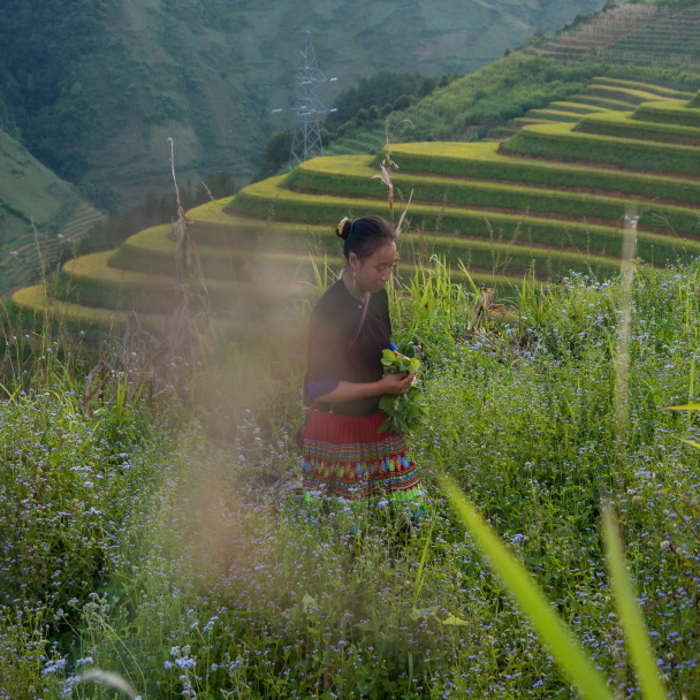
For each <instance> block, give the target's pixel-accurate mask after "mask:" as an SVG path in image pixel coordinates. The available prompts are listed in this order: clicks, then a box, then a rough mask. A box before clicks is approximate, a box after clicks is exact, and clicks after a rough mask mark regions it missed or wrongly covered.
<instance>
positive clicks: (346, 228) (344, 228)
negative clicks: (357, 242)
mask: <svg viewBox="0 0 700 700" xmlns="http://www.w3.org/2000/svg"><path fill="white" fill-rule="evenodd" d="M351 227H352V221H351V220H350V219H348V217H347V216H345V217H343V218H342V219H341V220H340V221H339V222H338V225H337V226H336V227H335V235H336V236H338V237H339V238H342V239H343V240H345V239H346V238H347V237H348V235H349V234H350V228H351Z"/></svg>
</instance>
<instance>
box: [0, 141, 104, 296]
mask: <svg viewBox="0 0 700 700" xmlns="http://www.w3.org/2000/svg"><path fill="white" fill-rule="evenodd" d="M0 183H1V184H0V232H1V233H2V235H0V280H1V282H0V291H1V292H4V291H7V290H8V289H9V288H11V287H13V286H15V287H16V286H21V285H22V284H27V282H29V281H31V280H32V276H33V272H34V270H35V269H36V268H38V267H39V259H40V257H41V256H42V255H47V254H48V255H49V256H50V257H51V256H53V255H54V254H55V253H56V252H57V251H58V250H59V249H60V248H61V247H62V246H70V245H72V244H74V243H76V242H77V241H78V240H79V239H80V237H81V236H82V235H83V234H85V233H86V232H87V230H88V229H89V227H90V226H91V225H93V224H95V223H96V222H97V221H98V220H99V219H101V218H102V216H103V215H102V214H101V213H100V212H99V211H97V210H96V209H95V208H94V207H92V206H90V205H89V204H88V203H87V202H86V201H85V199H84V198H83V197H81V196H80V194H79V193H78V191H77V190H76V188H75V187H73V186H72V185H70V184H69V183H68V182H66V181H65V180H61V179H60V178H58V177H57V176H56V175H55V174H54V173H53V172H51V171H50V170H49V169H48V168H47V167H45V166H44V165H42V164H41V163H40V162H39V161H38V160H37V159H36V158H34V157H33V156H32V155H31V154H30V153H29V152H28V151H27V150H26V149H25V148H24V147H23V146H22V145H21V144H20V143H19V142H18V141H17V140H16V139H14V138H13V137H12V136H10V135H9V134H8V133H7V132H5V131H3V130H2V129H0Z"/></svg>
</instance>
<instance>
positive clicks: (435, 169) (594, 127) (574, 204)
mask: <svg viewBox="0 0 700 700" xmlns="http://www.w3.org/2000/svg"><path fill="white" fill-rule="evenodd" d="M606 91H607V92H606ZM603 93H605V94H607V95H609V96H608V97H601V94H603ZM694 97H695V95H694V93H682V92H681V93H679V92H678V91H673V90H671V89H669V88H662V87H658V86H652V85H646V84H641V83H630V82H629V81H611V80H606V79H599V80H595V81H593V82H592V83H591V85H590V86H589V89H588V90H587V91H586V93H585V94H582V95H580V96H578V98H577V96H574V99H570V100H567V101H566V103H564V102H562V103H558V104H553V105H551V106H550V109H548V110H540V116H541V117H542V119H541V120H540V123H538V124H533V125H526V126H522V127H521V128H520V129H519V130H518V131H517V133H516V134H515V135H514V136H512V137H511V138H509V139H507V140H505V141H503V142H501V143H499V142H495V141H485V142H477V143H437V142H432V143H404V144H394V145H393V146H392V158H393V160H394V161H396V162H397V163H398V164H399V166H400V169H399V170H398V171H396V172H395V173H394V174H393V184H394V188H395V197H396V208H397V216H398V213H400V211H401V210H402V203H404V202H406V201H407V200H408V197H409V194H410V193H411V192H413V200H412V203H411V206H410V209H409V215H408V227H407V230H406V232H405V233H404V234H403V235H402V237H401V245H400V255H401V263H400V266H399V274H400V275H401V276H403V278H404V279H406V278H407V277H408V276H409V275H410V274H411V272H412V270H413V269H414V266H415V265H416V264H418V263H419V262H420V263H426V262H428V263H429V262H430V260H431V259H432V258H433V256H440V257H441V258H443V259H444V260H446V261H447V263H448V264H449V265H450V266H451V267H452V269H453V270H454V275H455V278H457V279H460V278H461V279H466V278H467V276H469V277H470V278H471V279H472V280H474V281H475V282H476V283H483V284H487V285H490V286H494V285H495V286H496V287H497V288H498V289H499V290H500V291H501V292H502V293H503V294H505V295H507V294H508V293H512V289H513V286H514V285H517V284H518V283H519V282H520V281H522V279H523V277H524V276H525V275H529V274H533V273H534V274H535V276H536V277H537V278H538V279H540V280H542V282H547V283H552V282H556V281H557V279H560V278H561V277H563V276H566V275H568V274H570V273H571V271H576V272H580V273H582V274H587V275H590V276H591V277H597V278H599V279H603V278H608V277H610V276H611V275H614V274H615V273H616V271H617V270H618V268H619V256H620V253H621V250H622V239H623V233H624V229H625V226H626V225H627V226H628V225H629V224H626V216H628V217H632V216H637V217H638V224H637V229H638V254H639V257H640V258H641V260H643V261H644V262H646V263H649V264H654V265H663V264H666V263H667V262H668V261H674V262H675V261H676V260H677V259H687V258H689V257H694V256H696V255H698V254H700V220H699V218H698V214H697V210H698V206H700V109H697V108H695V107H691V106H690V104H691V101H692V100H693V98H694ZM641 98H643V99H641ZM586 100H588V101H586ZM597 100H608V101H609V102H610V103H611V104H613V103H614V104H615V106H614V107H611V108H602V109H601V107H600V105H599V104H597V103H596V101H597ZM619 105H625V106H626V107H627V111H621V110H620V109H618V106H619ZM561 112H568V113H569V114H571V115H575V119H571V120H570V121H560V120H558V119H556V118H555V117H556V113H561ZM553 114H554V115H555V117H552V115H553ZM381 159H382V154H381V153H375V155H372V154H367V155H336V156H326V157H323V158H317V159H314V160H311V161H308V162H306V163H303V164H302V165H300V166H299V167H297V168H296V169H295V170H294V171H293V172H291V173H289V174H287V175H283V176H279V177H275V178H270V179H268V180H265V181H263V182H259V183H255V184H253V185H250V186H249V187H247V188H245V189H244V190H243V191H241V192H240V193H239V194H238V195H237V196H236V197H234V198H229V199H226V200H220V201H217V202H212V203H209V204H207V205H205V206H202V207H199V208H197V209H195V210H193V211H192V212H190V216H191V218H192V219H193V223H192V225H191V232H192V237H193V239H194V240H195V241H196V242H197V243H198V247H199V254H200V258H201V263H202V267H203V269H204V274H205V278H206V285H207V289H206V293H207V297H208V303H209V305H210V308H211V309H212V311H213V312H214V315H215V316H216V317H217V318H218V319H220V320H221V322H222V323H224V324H228V326H229V327H232V328H237V329H239V330H240V329H242V328H246V327H253V328H254V327H255V326H256V324H257V323H260V322H261V319H267V320H268V321H267V322H274V323H283V322H293V319H294V318H295V313H294V312H295V310H297V309H298V308H299V303H303V300H304V299H305V298H306V297H308V296H309V295H313V294H314V293H315V275H316V274H317V273H319V271H323V270H324V269H326V266H329V267H330V268H331V269H339V268H340V266H341V263H342V258H341V248H340V241H339V239H337V238H336V237H335V235H334V231H333V228H334V226H335V224H336V223H337V221H338V220H339V219H340V218H341V217H343V216H358V215H362V214H370V213H375V214H380V215H383V216H386V217H388V205H387V201H386V196H385V195H386V190H385V187H384V185H383V184H382V183H381V182H380V180H378V179H377V178H376V175H377V174H378V172H379V167H378V166H379V162H380V161H381ZM169 234H170V227H169V226H159V227H154V228H152V229H147V230H145V231H142V232H141V233H139V234H137V235H136V236H132V237H131V238H130V239H129V240H128V241H126V243H125V244H124V245H122V247H121V248H120V249H119V250H117V251H113V252H111V253H108V254H98V255H93V256H86V257H84V258H79V259H77V260H75V261H72V262H71V263H70V264H68V265H66V266H65V268H64V269H63V270H62V272H61V275H60V277H59V279H58V282H57V284H56V286H55V289H54V291H53V295H54V297H55V299H56V300H57V303H59V304H60V306H58V307H56V308H60V310H61V312H62V313H67V314H69V315H70V314H77V311H76V309H77V308H78V307H79V309H80V315H79V316H80V317H81V318H83V317H89V316H90V310H92V311H93V313H94V317H95V319H96V320H98V319H99V320H100V322H104V321H105V319H109V322H110V323H120V322H123V319H124V318H125V313H126V312H127V311H129V310H131V309H136V310H138V311H139V313H142V314H145V315H146V316H147V317H148V318H149V319H151V320H153V319H158V318H161V319H162V318H164V315H165V314H166V313H167V311H168V307H169V304H170V303H171V297H172V287H173V284H174V281H173V267H174V265H173V255H174V250H175V244H174V242H173V241H172V240H171V238H170V236H169ZM193 288H194V289H195V290H196V291H198V292H200V293H204V291H205V290H203V289H198V288H197V284H196V283H193ZM509 290H510V292H509ZM45 299H46V297H45V296H43V295H41V294H39V293H38V292H37V291H36V289H29V290H24V291H22V292H20V293H18V294H16V295H15V301H16V303H17V304H18V305H20V306H22V307H24V308H27V309H37V308H39V307H40V306H41V305H42V304H45V303H46V302H45ZM42 300H44V301H42ZM40 302H41V303H40ZM75 317H76V318H77V317H78V315H76V316H75ZM270 319H272V320H271V321H270Z"/></svg>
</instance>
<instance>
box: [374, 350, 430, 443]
mask: <svg viewBox="0 0 700 700" xmlns="http://www.w3.org/2000/svg"><path fill="white" fill-rule="evenodd" d="M382 365H383V366H384V372H385V373H386V374H403V373H404V372H413V373H414V374H417V373H418V372H419V370H420V360H419V359H418V358H417V357H411V358H408V357H405V356H402V355H399V354H397V353H395V352H394V351H393V350H386V349H385V350H384V351H383V353H382ZM379 408H380V410H382V411H384V412H385V413H386V414H387V416H388V418H387V420H385V421H384V422H383V423H382V424H381V425H380V426H379V428H378V431H379V432H380V433H383V432H384V431H386V430H388V431H389V432H392V433H398V434H399V435H406V434H408V433H410V432H411V430H413V429H414V428H415V426H416V425H417V424H418V423H419V422H420V419H421V416H422V415H423V413H424V412H425V407H424V404H423V400H422V391H421V389H420V386H419V385H418V384H417V383H415V384H414V385H412V386H411V388H410V389H409V390H408V392H407V393H406V394H400V395H390V394H386V395H385V396H382V397H381V399H379Z"/></svg>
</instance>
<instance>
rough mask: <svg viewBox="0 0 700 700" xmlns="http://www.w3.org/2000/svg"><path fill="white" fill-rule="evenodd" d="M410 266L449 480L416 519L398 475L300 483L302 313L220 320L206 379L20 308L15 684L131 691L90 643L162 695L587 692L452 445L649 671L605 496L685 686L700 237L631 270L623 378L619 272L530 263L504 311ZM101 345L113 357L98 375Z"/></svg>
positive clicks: (438, 273)
mask: <svg viewBox="0 0 700 700" xmlns="http://www.w3.org/2000/svg"><path fill="white" fill-rule="evenodd" d="M319 273H320V276H319V280H320V279H321V278H322V276H323V274H321V273H323V270H321V269H319ZM400 275H401V277H400V279H399V280H397V281H396V283H395V285H394V287H393V291H392V297H393V301H394V305H393V308H394V325H395V336H396V338H395V339H396V341H397V343H398V345H399V347H400V348H402V349H403V350H404V351H405V352H406V353H407V354H409V355H411V356H414V357H417V358H419V359H420V360H421V365H422V371H421V376H422V379H421V381H422V390H423V396H424V400H425V402H426V404H427V408H428V410H427V413H426V416H425V418H424V420H423V422H422V423H421V424H420V425H419V426H418V427H417V428H416V429H415V430H414V431H413V433H412V434H411V444H412V447H413V450H414V452H415V457H416V459H417V461H418V463H419V464H420V465H421V469H422V474H423V478H424V481H425V484H426V488H427V492H428V499H427V513H426V515H424V517H422V518H418V519H415V517H412V513H411V512H410V511H404V510H403V509H402V508H399V507H392V506H391V505H390V504H386V503H384V502H378V503H372V504H367V505H366V506H365V507H360V508H353V507H350V506H349V505H348V504H343V503H338V502H331V503H327V504H325V506H324V507H322V508H316V507H307V506H304V505H303V503H302V500H301V498H300V493H299V488H298V484H299V472H298V464H297V462H298V460H297V455H296V452H295V449H294V447H293V442H292V440H291V435H292V433H293V430H294V428H295V427H296V425H297V424H298V422H299V420H300V413H299V411H298V401H299V399H298V396H299V391H300V382H301V368H302V365H303V324H299V323H296V324H293V325H290V326H287V327H285V330H284V335H279V334H278V335H277V336H273V337H268V338H258V339H257V340H256V341H250V340H249V341H242V340H238V341H235V340H234V341H230V340H225V339H224V336H218V337H214V338H211V339H210V343H209V344H208V346H207V347H208V348H209V349H208V350H207V352H206V354H202V355H201V356H200V357H199V359H198V360H197V362H195V364H194V365H193V366H192V367H191V369H190V371H189V372H188V373H187V375H186V376H187V379H186V381H185V382H183V383H182V384H178V383H177V382H176V381H174V380H173V381H172V382H171V383H170V384H168V383H167V382H165V383H161V384H159V385H158V388H157V390H154V385H153V384H149V383H148V382H146V381H144V378H143V377H144V375H142V374H140V373H139V371H138V370H139V368H143V367H145V366H146V365H147V350H146V349H145V348H142V349H134V354H135V355H137V356H138V361H137V360H134V361H133V362H132V363H131V364H129V363H126V364H124V353H123V349H122V348H121V347H120V344H121V339H120V337H119V336H115V337H114V338H113V341H112V342H111V343H103V344H102V345H100V346H98V347H95V346H91V347H88V346H87V345H86V344H85V341H84V340H81V338H83V336H82V335H81V334H80V331H79V330H78V327H70V328H69V327H64V328H61V327H58V328H57V327H55V326H53V325H51V324H49V323H48V318H47V323H46V325H44V328H43V330H39V331H37V330H36V328H35V329H34V330H32V329H30V327H28V326H24V325H23V324H22V321H21V319H20V318H18V317H17V316H16V315H14V314H11V313H10V312H9V309H6V311H5V317H4V324H3V328H4V330H3V335H2V340H1V345H0V350H1V352H2V381H1V382H0V391H2V393H3V398H2V411H1V413H0V415H1V416H2V420H1V424H0V451H1V452H2V460H1V461H2V464H3V465H5V466H4V467H3V468H2V471H0V526H1V528H2V531H3V541H2V550H1V551H0V567H1V568H2V576H1V577H0V581H2V584H1V587H0V679H2V680H0V697H2V698H7V699H8V700H9V699H10V698H12V700H24V698H27V699H29V698H34V697H42V698H45V700H52V699H54V698H55V699H58V698H65V697H71V698H84V699H87V698H90V699H93V698H94V699H98V698H100V699H102V698H108V697H113V693H114V691H113V690H110V689H109V688H108V687H106V686H105V685H104V684H102V683H97V682H94V681H91V680H89V672H90V671H91V670H94V669H101V670H102V671H105V672H113V673H117V674H119V676H120V677H121V678H122V679H124V681H126V682H127V683H128V684H129V686H130V687H131V688H132V689H133V690H134V694H136V693H138V694H139V695H140V696H141V697H142V698H144V699H146V698H154V699H155V698H159V699H160V698H170V697H172V698H175V697H186V698H195V697H199V698H220V697H244V698H263V697H271V696H274V697H279V698H304V697H318V698H333V697H341V696H342V697H349V698H352V697H358V698H359V697H366V698H386V697H404V698H450V697H490V698H504V699H505V698H515V697H529V698H551V697H576V692H575V690H574V689H573V688H572V685H571V683H570V681H569V680H568V679H567V677H566V676H565V675H564V674H562V672H561V671H560V670H559V668H558V666H557V665H556V663H555V661H554V658H553V656H552V655H551V654H550V653H549V652H548V651H547V650H546V649H544V648H543V646H542V645H541V643H540V642H539V640H538V638H537V636H536V633H535V631H534V629H533V627H532V626H531V624H530V623H529V622H527V621H526V620H525V619H524V618H523V617H522V615H521V614H520V612H519V611H518V609H517V606H516V605H515V604H514V603H513V601H512V599H511V598H510V595H509V594H508V593H507V591H506V589H505V588H504V585H503V583H502V582H501V581H500V580H499V579H498V578H497V577H496V576H495V575H494V574H493V573H492V571H491V569H490V568H489V561H488V558H486V557H484V556H483V555H482V554H481V553H480V550H479V549H478V548H477V547H475V545H474V543H473V541H472V540H471V538H470V537H469V536H467V535H465V532H464V530H463V527H462V524H461V522H460V520H459V518H457V517H456V516H455V515H454V513H453V512H452V511H451V509H450V508H449V506H448V503H447V501H446V499H445V497H444V496H443V494H442V491H441V489H440V488H439V487H438V483H437V480H436V478H437V475H438V474H440V473H446V474H448V475H450V476H451V477H452V478H453V479H454V480H455V481H456V482H457V484H458V485H459V486H460V487H461V488H462V489H463V490H464V492H465V493H466V494H468V496H469V497H470V498H471V500H472V501H473V502H475V503H478V506H479V511H480V512H481V513H482V515H483V516H484V517H485V518H486V519H487V520H488V522H489V523H490V524H491V526H492V527H493V528H494V529H495V531H496V532H497V533H499V535H500V537H501V538H502V539H503V541H504V542H505V543H506V544H507V545H508V547H509V548H510V549H511V551H512V552H513V553H514V554H515V555H516V556H517V558H518V559H519V560H520V561H521V562H522V563H523V564H524V565H525V566H526V567H527V569H528V570H529V571H530V572H531V573H532V575H533V576H534V578H535V580H536V581H537V583H538V584H539V585H540V587H541V588H542V590H543V591H544V593H545V594H546V596H547V597H548V598H549V600H550V601H551V603H552V604H553V605H554V606H555V608H556V610H557V611H558V612H559V614H560V615H561V616H562V618H563V619H564V620H565V621H566V622H567V623H568V624H569V626H570V627H571V628H572V630H573V631H574V633H575V634H576V636H577V638H578V640H579V642H580V644H581V645H582V648H583V649H584V651H585V652H586V653H587V654H588V655H589V656H590V657H591V658H592V659H593V662H594V664H595V665H596V666H598V667H599V668H600V669H601V670H602V673H603V674H604V675H605V677H606V678H607V679H608V683H609V688H610V692H611V695H613V696H616V697H623V698H636V697H639V696H640V686H639V680H638V679H637V678H636V677H635V675H634V673H633V672H632V668H631V663H630V657H629V655H628V652H627V651H626V648H625V645H624V641H623V635H622V633H621V629H620V620H619V617H618V613H617V611H616V608H615V605H614V602H613V597H612V592H611V585H610V581H609V579H608V575H607V571H606V567H605V556H604V553H603V545H602V542H601V498H602V497H605V499H606V500H608V501H609V502H610V503H611V504H612V506H613V508H614V510H615V512H616V513H617V517H618V519H619V522H620V526H621V532H622V536H623V541H624V546H625V550H626V553H627V557H628V561H629V564H630V568H631V572H632V574H633V577H634V580H635V583H636V587H637V591H638V597H639V600H640V602H641V605H642V607H643V610H644V613H645V618H646V623H647V625H648V627H649V629H650V633H651V638H652V640H653V647H654V653H655V654H656V656H657V659H658V664H659V669H660V671H661V674H662V677H663V681H664V683H665V685H666V687H667V689H668V692H669V696H670V697H675V698H681V697H682V695H685V696H686V697H693V696H694V695H695V694H697V692H698V689H699V688H700V669H699V668H698V666H697V657H698V651H699V650H698V641H697V635H696V632H695V631H696V629H697V625H698V614H697V601H696V588H697V586H696V581H697V578H698V576H699V575H700V559H699V558H698V557H699V554H700V533H699V532H698V528H697V508H698V492H697V475H696V462H697V453H696V451H695V450H694V448H693V447H692V446H691V445H688V444H687V443H686V442H683V440H691V441H692V440H694V441H698V439H699V436H698V425H697V421H696V420H695V414H694V413H692V412H681V411H674V412H671V411H665V410H664V408H666V407H669V406H674V405H682V404H686V403H688V402H689V401H693V400H694V399H695V397H696V396H697V375H698V372H697V367H698V358H700V334H699V333H698V330H697V329H698V327H700V318H699V315H700V304H699V303H698V289H699V287H700V265H698V264H697V263H692V264H690V265H687V266H675V267H669V268H667V269H657V268H652V267H649V266H641V267H639V269H638V270H636V273H635V275H634V277H633V281H632V283H631V306H630V307H629V308H630V309H631V311H632V325H631V334H630V342H629V357H628V360H629V361H628V367H629V369H628V372H627V373H626V374H625V375H624V378H623V379H624V381H620V366H621V365H620V362H619V357H618V348H619V347H620V342H619V340H620V332H621V331H620V322H619V319H620V312H621V311H622V310H624V297H625V294H624V289H623V288H621V286H620V283H619V282H618V281H617V280H616V279H612V280H606V279H603V278H599V279H598V278H594V277H591V276H589V275H584V274H572V275H571V276H569V277H567V278H566V279H564V280H563V281H562V283H561V284H560V285H557V286H552V287H547V288H543V287H541V286H540V285H538V284H536V283H535V282H534V281H533V279H532V278H531V277H529V278H526V279H525V280H524V282H523V283H522V284H521V285H520V286H518V287H513V288H512V291H511V292H507V291H506V292H505V294H504V298H503V301H506V302H507V303H508V306H509V307H510V313H509V315H508V316H507V317H506V318H505V319H502V320H501V321H499V322H496V321H495V320H494V319H493V318H491V317H490V316H489V315H488V314H484V313H476V311H477V310H478V309H479V307H478V303H477V302H478V299H479V298H480V297H481V294H480V292H479V290H478V288H477V287H475V286H474V285H472V284H471V283H470V282H469V281H468V280H467V281H466V282H463V283H462V282H457V281H456V280H455V279H452V278H451V277H450V273H449V269H448V268H447V267H445V265H444V263H441V261H440V260H435V261H433V265H432V266H431V267H430V268H422V269H416V270H415V271H414V272H406V271H405V270H403V271H400ZM481 311H482V312H483V308H482V309H481ZM279 332H281V331H278V333H279ZM142 353H143V354H142ZM99 358H101V359H103V360H105V361H107V362H108V364H109V366H110V367H111V368H112V370H113V371H111V372H105V373H104V374H102V375H100V376H101V380H100V382H99V385H98V384H97V383H96V381H97V380H96V376H97V375H95V374H93V373H92V372H91V371H90V370H91V367H93V363H95V362H97V360H98V359H99ZM120 363H122V364H120ZM180 376H182V375H180ZM85 377H92V380H93V381H91V382H87V381H86V380H85V379H84V378H85Z"/></svg>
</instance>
